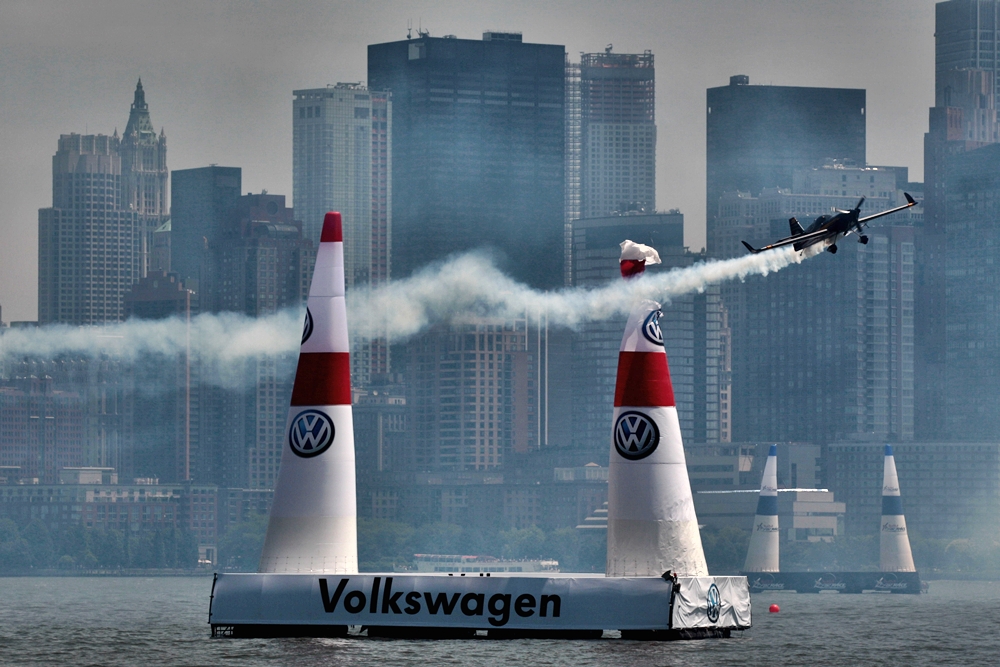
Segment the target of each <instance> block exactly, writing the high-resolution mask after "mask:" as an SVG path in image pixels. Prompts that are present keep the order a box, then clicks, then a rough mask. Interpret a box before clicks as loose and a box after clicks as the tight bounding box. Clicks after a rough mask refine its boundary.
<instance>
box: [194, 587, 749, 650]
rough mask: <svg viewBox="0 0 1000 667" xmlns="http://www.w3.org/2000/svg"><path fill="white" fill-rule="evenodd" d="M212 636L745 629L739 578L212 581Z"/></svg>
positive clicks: (706, 634) (649, 634) (636, 634)
mask: <svg viewBox="0 0 1000 667" xmlns="http://www.w3.org/2000/svg"><path fill="white" fill-rule="evenodd" d="M209 623H210V625H211V626H212V636H214V637H344V636H347V635H348V628H349V626H354V627H357V626H363V627H364V628H365V629H367V633H366V634H367V636H368V637H400V638H420V639H458V638H470V639H471V638H474V637H483V636H485V637H486V638H489V639H514V638H548V639H599V638H600V637H601V636H602V634H603V633H604V631H606V630H618V631H620V632H621V634H622V638H624V639H646V640H671V639H706V638H713V637H729V636H730V634H731V633H732V631H733V630H744V629H747V628H749V627H750V593H749V590H748V589H747V580H746V578H744V577H670V576H663V577H605V576H601V575H598V576H587V575H563V576H461V575H454V576H452V575H442V574H426V575H421V574H415V575H412V574H405V575H400V574H393V573H385V574H343V575H341V574H217V575H216V576H215V580H214V582H213V584H212V602H211V605H210V608H209Z"/></svg>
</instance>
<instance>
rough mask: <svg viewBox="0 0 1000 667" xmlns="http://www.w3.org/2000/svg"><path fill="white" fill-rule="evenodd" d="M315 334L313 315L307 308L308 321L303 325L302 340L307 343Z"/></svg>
mask: <svg viewBox="0 0 1000 667" xmlns="http://www.w3.org/2000/svg"><path fill="white" fill-rule="evenodd" d="M312 335H313V316H312V313H310V312H309V309H308V308H306V322H305V324H304V325H302V342H303V343H305V342H306V341H307V340H309V336H312Z"/></svg>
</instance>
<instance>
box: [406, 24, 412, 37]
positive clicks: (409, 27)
mask: <svg viewBox="0 0 1000 667" xmlns="http://www.w3.org/2000/svg"><path fill="white" fill-rule="evenodd" d="M406 39H413V19H406Z"/></svg>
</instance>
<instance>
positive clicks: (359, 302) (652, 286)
mask: <svg viewBox="0 0 1000 667" xmlns="http://www.w3.org/2000/svg"><path fill="white" fill-rule="evenodd" d="M803 257H804V253H799V252H796V251H794V250H792V249H791V248H783V249H780V250H776V251H771V252H766V253H760V254H756V255H746V256H743V257H737V258H733V259H726V260H718V261H709V262H703V263H700V264H695V265H693V266H690V267H687V268H683V269H675V270H673V271H664V272H659V273H650V274H647V275H644V276H643V277H641V278H640V279H637V280H631V281H628V282H626V281H622V280H615V281H613V282H611V283H609V284H608V285H605V286H603V287H598V288H593V289H585V288H567V289H562V290H555V291H549V292H545V291H539V290H535V289H532V288H530V287H527V286H525V285H523V284H520V283H517V282H515V281H514V280H513V279H511V278H510V277H508V276H506V275H504V274H503V273H501V272H500V271H499V270H498V269H497V268H496V267H495V266H494V265H493V264H492V263H491V262H490V261H489V260H488V259H487V258H486V257H484V256H482V255H478V254H475V253H473V254H466V255H461V256H458V257H455V258H453V259H451V260H448V261H446V262H443V263H440V264H436V265H432V266H430V267H428V268H426V269H424V270H423V271H421V272H420V273H418V274H416V275H414V276H412V277H410V278H407V279H404V280H399V281H395V282H393V283H390V284H389V285H387V286H384V287H380V288H377V289H366V288H360V289H354V290H352V291H351V293H350V294H349V296H348V316H349V323H348V324H349V327H350V331H351V334H352V335H353V336H363V337H379V336H385V337H387V338H388V339H389V341H390V342H400V341H403V340H406V339H407V338H409V337H410V336H413V335H415V334H417V333H419V332H421V331H423V330H424V329H426V328H427V327H429V326H431V325H434V324H437V323H442V322H461V321H463V320H468V319H470V318H474V317H492V318H511V317H523V316H524V315H525V314H529V315H531V316H532V317H535V316H538V315H540V314H541V315H545V316H547V317H548V320H549V324H550V325H552V326H564V327H570V328H574V327H577V326H579V325H580V324H582V323H584V322H588V321H601V320H606V319H608V318H611V317H614V316H619V315H624V314H627V313H628V312H629V311H630V310H631V308H632V306H633V305H634V304H635V302H636V301H637V300H639V299H655V300H659V301H663V302H669V301H670V300H671V299H674V298H677V297H680V296H683V295H685V294H691V293H694V292H700V291H703V290H704V289H705V287H707V286H708V285H712V284H717V283H720V282H723V281H727V280H732V279H743V278H745V277H747V276H750V275H767V274H768V273H771V272H774V271H778V270H780V269H782V268H784V267H786V266H788V265H789V264H794V263H798V262H801V261H802V259H803ZM301 330H302V312H301V311H300V309H297V308H296V309H288V310H284V311H281V312H279V313H275V314H274V315H270V316H267V317H262V318H256V319H255V318H250V317H246V316H243V315H239V314H233V313H219V314H203V315H198V316H196V317H194V318H192V319H191V321H190V323H188V322H186V321H185V320H183V319H180V318H176V317H174V318H169V319H164V320H129V321H127V322H123V323H120V324H113V325H106V326H101V327H73V326H66V325H51V326H45V327H40V328H37V329H8V330H6V331H5V332H4V333H3V334H2V335H0V367H2V366H3V365H5V363H10V362H12V361H16V360H17V359H22V358H33V359H40V360H47V359H56V358H60V357H70V358H81V359H84V358H98V357H101V356H103V355H109V356H111V357H114V358H117V359H121V360H123V361H134V360H138V359H142V358H148V357H155V356H163V357H173V356H176V355H180V354H183V353H185V351H186V350H188V349H190V350H191V353H192V356H193V357H194V358H197V359H199V360H200V361H201V362H202V363H203V364H204V365H205V367H206V368H211V369H212V373H213V374H214V375H216V376H217V377H216V379H215V381H216V382H218V383H219V384H221V385H223V386H225V385H228V384H229V383H230V382H238V380H237V379H236V378H239V377H240V373H239V372H238V371H237V370H236V367H237V365H238V364H239V363H241V362H243V361H245V360H247V359H251V358H255V357H258V356H260V355H276V354H285V353H295V352H297V351H298V347H299V339H300V337H301Z"/></svg>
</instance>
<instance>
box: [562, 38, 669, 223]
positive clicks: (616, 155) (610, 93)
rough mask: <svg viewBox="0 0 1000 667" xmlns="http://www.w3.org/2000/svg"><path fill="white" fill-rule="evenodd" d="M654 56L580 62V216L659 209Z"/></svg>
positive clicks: (603, 56) (589, 56)
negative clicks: (657, 201)
mask: <svg viewBox="0 0 1000 667" xmlns="http://www.w3.org/2000/svg"><path fill="white" fill-rule="evenodd" d="M655 75H656V71H655V69H654V67H653V54H652V53H651V52H649V51H646V52H645V53H641V54H628V53H611V47H608V49H607V51H605V52H604V53H585V54H583V56H581V59H580V151H581V159H580V172H581V175H580V195H581V204H580V209H581V217H583V218H599V217H602V216H606V215H611V214H612V213H616V212H621V213H624V212H626V211H629V210H639V211H648V212H652V211H654V210H656V116H655V110H656V109H655V106H656V105H655V102H656V99H655V92H656V91H655Z"/></svg>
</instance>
